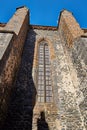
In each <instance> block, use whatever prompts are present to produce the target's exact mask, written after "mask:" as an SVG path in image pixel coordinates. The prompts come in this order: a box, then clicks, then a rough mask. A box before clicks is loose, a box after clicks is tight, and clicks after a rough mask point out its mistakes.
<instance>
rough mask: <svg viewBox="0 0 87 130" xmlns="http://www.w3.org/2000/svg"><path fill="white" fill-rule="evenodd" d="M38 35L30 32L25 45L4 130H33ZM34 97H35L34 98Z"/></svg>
mask: <svg viewBox="0 0 87 130" xmlns="http://www.w3.org/2000/svg"><path fill="white" fill-rule="evenodd" d="M35 40H36V33H35V32H34V31H33V30H30V31H29V33H28V36H27V39H26V42H25V45H24V50H23V55H22V61H21V64H20V68H19V72H18V75H17V79H16V82H15V83H14V84H13V86H14V87H12V88H14V89H13V90H12V94H11V98H10V99H11V100H10V103H9V107H8V112H7V116H6V120H5V124H4V127H3V130H31V129H32V115H33V108H34V106H33V104H32V101H34V102H36V89H35V85H34V82H33V78H32V67H33V59H34V47H35ZM33 95H34V96H33Z"/></svg>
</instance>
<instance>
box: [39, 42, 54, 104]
mask: <svg viewBox="0 0 87 130" xmlns="http://www.w3.org/2000/svg"><path fill="white" fill-rule="evenodd" d="M37 84H38V86H37V87H38V88H37V89H38V90H37V91H38V92H37V95H38V102H53V92H52V83H51V65H50V52H49V46H48V44H47V43H46V42H45V41H42V42H41V43H40V45H39V50H38V83H37Z"/></svg>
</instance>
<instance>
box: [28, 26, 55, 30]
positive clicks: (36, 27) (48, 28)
mask: <svg viewBox="0 0 87 130" xmlns="http://www.w3.org/2000/svg"><path fill="white" fill-rule="evenodd" d="M29 28H30V29H38V30H53V31H57V27H56V26H41V25H29Z"/></svg>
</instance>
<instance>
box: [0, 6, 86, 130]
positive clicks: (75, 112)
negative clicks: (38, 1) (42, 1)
mask: <svg viewBox="0 0 87 130" xmlns="http://www.w3.org/2000/svg"><path fill="white" fill-rule="evenodd" d="M1 126H2V128H1V129H3V130H4V129H5V130H7V129H8V130H86V129H87V30H86V29H85V30H84V29H81V28H80V26H79V24H78V23H77V21H76V20H75V18H74V17H73V15H72V13H71V12H69V11H67V10H63V11H62V12H61V13H60V18H59V23H58V27H57V28H56V27H50V26H36V25H30V24H29V11H28V9H27V8H26V7H24V6H23V7H20V8H17V10H16V13H15V14H14V15H13V17H12V18H11V19H10V21H9V22H8V23H7V24H6V25H4V24H2V26H1V27H0V127H1Z"/></svg>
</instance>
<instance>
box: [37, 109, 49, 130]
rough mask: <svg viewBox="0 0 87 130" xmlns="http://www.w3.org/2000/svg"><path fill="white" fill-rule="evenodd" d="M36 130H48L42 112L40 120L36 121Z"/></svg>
mask: <svg viewBox="0 0 87 130" xmlns="http://www.w3.org/2000/svg"><path fill="white" fill-rule="evenodd" d="M37 130H49V126H48V123H47V122H46V119H45V113H44V111H42V112H41V113H40V118H38V120H37Z"/></svg>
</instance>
